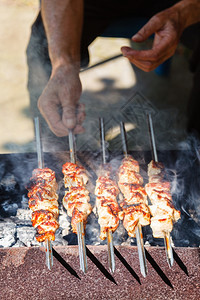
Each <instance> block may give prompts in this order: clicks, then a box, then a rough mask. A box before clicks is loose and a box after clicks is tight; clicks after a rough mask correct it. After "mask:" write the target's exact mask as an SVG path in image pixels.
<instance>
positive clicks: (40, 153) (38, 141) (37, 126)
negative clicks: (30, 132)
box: [34, 117, 44, 169]
mask: <svg viewBox="0 0 200 300" xmlns="http://www.w3.org/2000/svg"><path fill="white" fill-rule="evenodd" d="M34 124H35V138H36V147H37V157H38V168H40V169H42V168H44V158H43V151H42V139H41V129H40V120H39V118H38V117H36V118H34Z"/></svg>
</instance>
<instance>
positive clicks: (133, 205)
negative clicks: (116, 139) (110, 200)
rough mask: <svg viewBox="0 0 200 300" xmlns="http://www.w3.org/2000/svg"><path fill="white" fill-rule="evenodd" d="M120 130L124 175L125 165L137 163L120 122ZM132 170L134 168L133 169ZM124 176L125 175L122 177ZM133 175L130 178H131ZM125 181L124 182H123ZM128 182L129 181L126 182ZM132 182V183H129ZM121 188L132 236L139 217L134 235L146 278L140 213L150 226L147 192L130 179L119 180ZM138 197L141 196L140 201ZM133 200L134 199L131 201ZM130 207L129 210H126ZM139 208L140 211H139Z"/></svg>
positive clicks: (123, 205) (128, 229) (127, 222)
mask: <svg viewBox="0 0 200 300" xmlns="http://www.w3.org/2000/svg"><path fill="white" fill-rule="evenodd" d="M120 129H121V138H122V146H123V153H124V157H125V159H124V161H123V163H122V165H121V172H120V173H121V175H122V173H123V171H122V170H123V165H124V166H125V165H127V167H128V166H129V165H130V164H135V165H136V161H135V160H134V159H133V158H132V157H131V156H129V155H128V147H127V139H126V131H125V127H124V123H123V122H120ZM131 169H132V167H131ZM134 169H135V170H136V169H137V166H136V167H135V168H134ZM126 172H128V168H126ZM132 173H133V174H134V175H138V174H137V172H136V173H135V172H132ZM122 176H123V175H122ZM132 176H133V175H131V176H130V178H131V177H132ZM138 179H139V180H140V181H141V179H140V177H139V175H138ZM122 181H124V180H122ZM125 181H127V180H125ZM129 181H130V182H129ZM119 186H121V189H122V190H121V192H122V193H123V194H124V196H125V201H124V202H123V203H122V209H124V213H125V218H124V225H125V228H126V229H127V231H128V234H129V235H130V236H133V231H134V230H133V226H132V222H133V220H132V219H134V221H135V220H137V216H138V220H137V225H136V226H135V233H134V235H135V236H136V241H137V248H138V255H139V262H140V270H141V274H142V275H143V276H144V277H146V275H147V264H146V256H145V250H144V242H143V234H142V226H141V223H140V220H141V217H140V212H142V213H143V215H144V216H145V219H146V220H145V223H143V225H144V224H146V225H148V224H149V223H150V213H149V211H148V207H147V206H146V195H145V191H144V188H143V187H142V186H141V184H135V185H134V184H133V183H132V180H130V179H128V182H126V183H120V178H119ZM138 195H139V196H140V197H139V199H137V198H138ZM131 198H132V199H131ZM126 207H128V209H127V208H126ZM137 208H138V211H137ZM134 214H135V218H133V217H134ZM143 219H144V217H143Z"/></svg>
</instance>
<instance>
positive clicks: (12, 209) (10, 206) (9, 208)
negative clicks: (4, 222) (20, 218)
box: [0, 199, 18, 217]
mask: <svg viewBox="0 0 200 300" xmlns="http://www.w3.org/2000/svg"><path fill="white" fill-rule="evenodd" d="M17 209H18V204H17V203H14V202H13V200H12V199H9V200H5V201H4V202H2V203H1V210H2V211H3V216H5V217H9V216H14V215H16V212H17ZM1 210H0V212H1Z"/></svg>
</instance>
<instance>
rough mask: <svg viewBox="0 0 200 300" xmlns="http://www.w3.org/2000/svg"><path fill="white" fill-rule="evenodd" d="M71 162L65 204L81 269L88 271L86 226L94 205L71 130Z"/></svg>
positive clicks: (66, 172)
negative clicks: (91, 203)
mask: <svg viewBox="0 0 200 300" xmlns="http://www.w3.org/2000/svg"><path fill="white" fill-rule="evenodd" d="M69 148H70V163H66V164H64V165H63V174H64V183H65V188H66V189H67V191H66V192H65V196H64V198H63V205H64V207H65V208H66V210H67V213H68V215H69V216H70V217H72V219H71V225H72V230H73V232H75V233H76V234H77V237H78V249H79V260H80V269H81V270H82V271H83V272H84V273H86V272H87V256H86V247H85V226H86V221H87V216H88V215H89V214H90V213H91V211H92V207H91V205H90V204H89V200H90V198H89V191H88V190H87V189H86V187H85V186H86V184H87V181H88V177H87V175H86V172H85V170H84V168H83V167H81V166H78V165H77V164H76V157H75V143H74V135H73V133H72V131H71V130H69Z"/></svg>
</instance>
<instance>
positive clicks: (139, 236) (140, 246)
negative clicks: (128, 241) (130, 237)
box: [135, 223, 147, 277]
mask: <svg viewBox="0 0 200 300" xmlns="http://www.w3.org/2000/svg"><path fill="white" fill-rule="evenodd" d="M135 234H136V240H137V248H138V255H139V261H140V271H141V274H142V275H143V276H144V277H146V276H147V264H146V255H145V250H144V242H143V234H142V227H141V225H140V224H139V223H138V225H137V227H136V229H135Z"/></svg>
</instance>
